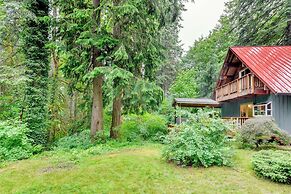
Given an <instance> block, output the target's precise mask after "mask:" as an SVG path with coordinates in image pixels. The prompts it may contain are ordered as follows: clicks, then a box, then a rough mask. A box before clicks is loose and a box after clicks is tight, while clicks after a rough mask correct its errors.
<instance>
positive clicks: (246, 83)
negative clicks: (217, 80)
mask: <svg viewBox="0 0 291 194" xmlns="http://www.w3.org/2000/svg"><path fill="white" fill-rule="evenodd" d="M256 89H264V84H263V83H262V82H261V81H260V80H259V79H257V78H256V77H255V76H253V75H252V74H247V75H245V76H243V77H241V78H239V79H236V80H234V81H231V82H229V83H227V84H225V85H222V86H220V87H218V88H217V89H216V101H225V100H229V99H233V98H237V97H240V96H245V95H249V94H254V92H255V90H256Z"/></svg>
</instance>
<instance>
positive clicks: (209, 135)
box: [163, 111, 230, 167]
mask: <svg viewBox="0 0 291 194" xmlns="http://www.w3.org/2000/svg"><path fill="white" fill-rule="evenodd" d="M212 113H213V112H212ZM212 113H209V112H202V111H198V113H197V114H193V115H190V117H189V120H188V122H186V123H184V124H182V125H180V127H179V129H178V130H175V131H172V132H171V133H170V134H169V135H168V136H167V138H166V144H167V145H166V147H165V149H164V150H163V157H164V158H165V159H166V160H168V161H170V162H174V163H176V164H177V165H183V166H204V167H209V166H213V165H218V166H222V165H229V164H230V162H229V158H230V149H229V148H228V146H227V145H228V144H227V138H226V135H225V134H226V131H227V130H228V126H227V125H226V124H225V123H224V122H223V120H222V119H220V118H216V117H213V114H212Z"/></svg>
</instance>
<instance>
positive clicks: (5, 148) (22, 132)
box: [0, 121, 41, 161]
mask: <svg viewBox="0 0 291 194" xmlns="http://www.w3.org/2000/svg"><path fill="white" fill-rule="evenodd" d="M27 132H28V129H27V128H26V127H25V125H23V124H20V123H17V122H16V123H15V122H14V123H13V124H12V122H8V121H5V122H4V121H0V161H4V160H21V159H26V158H29V157H31V156H32V155H33V154H34V153H37V152H40V151H41V147H40V146H33V145H32V140H30V139H29V138H28V137H27V136H26V133H27Z"/></svg>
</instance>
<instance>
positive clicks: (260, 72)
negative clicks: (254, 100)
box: [230, 46, 291, 94]
mask: <svg viewBox="0 0 291 194" xmlns="http://www.w3.org/2000/svg"><path fill="white" fill-rule="evenodd" d="M230 51H232V52H233V53H234V54H235V55H236V56H237V57H238V58H239V59H240V60H241V61H242V63H243V64H244V65H246V66H247V67H248V68H249V69H250V70H251V71H252V72H253V73H254V74H255V75H256V76H257V77H258V78H259V79H260V80H261V81H262V82H264V83H265V84H266V85H267V86H268V87H269V89H271V90H272V91H273V92H274V93H281V94H291V46H258V47H231V48H230Z"/></svg>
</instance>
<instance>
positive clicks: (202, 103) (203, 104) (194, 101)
mask: <svg viewBox="0 0 291 194" xmlns="http://www.w3.org/2000/svg"><path fill="white" fill-rule="evenodd" d="M173 106H175V107H176V106H179V107H194V108H195V107H196V108H220V107H221V105H220V104H219V102H217V101H215V100H212V99H209V98H175V99H174V101H173Z"/></svg>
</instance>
